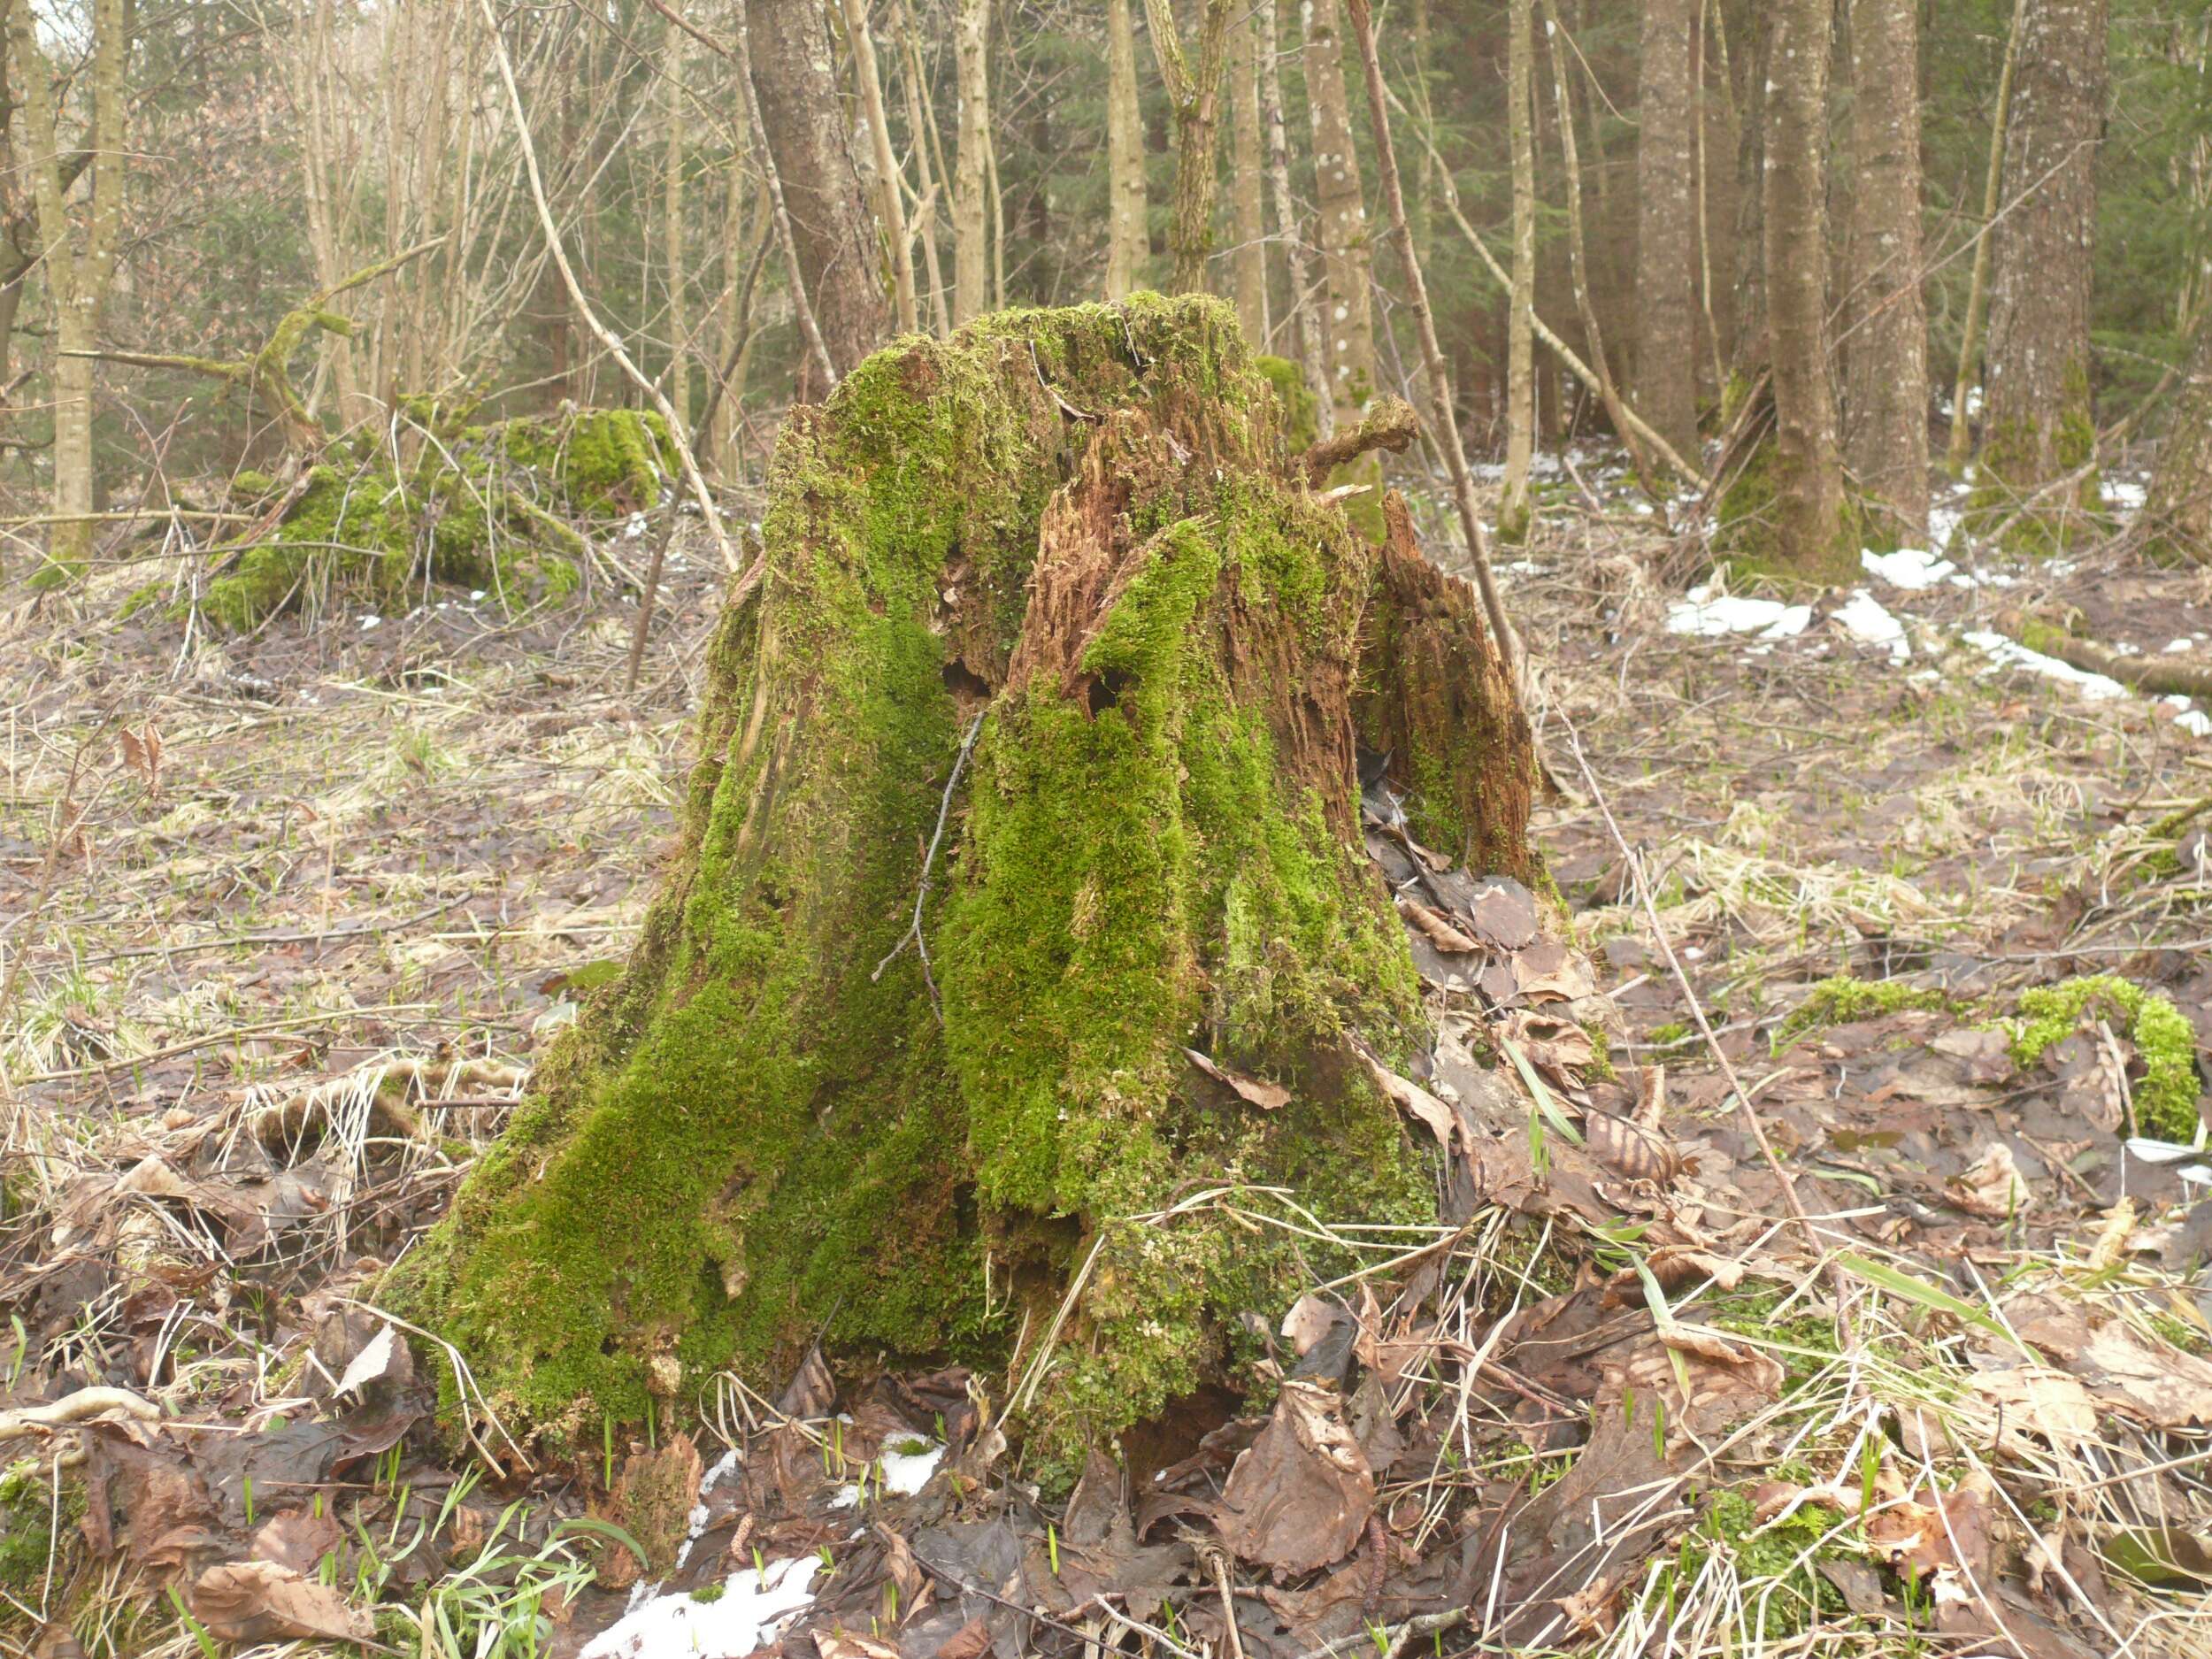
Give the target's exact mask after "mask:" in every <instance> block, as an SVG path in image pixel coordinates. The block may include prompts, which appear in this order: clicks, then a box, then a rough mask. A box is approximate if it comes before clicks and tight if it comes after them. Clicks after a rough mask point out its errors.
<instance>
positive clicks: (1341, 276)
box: [1304, 0, 1375, 426]
mask: <svg viewBox="0 0 2212 1659" xmlns="http://www.w3.org/2000/svg"><path fill="white" fill-rule="evenodd" d="M1337 5H1338V0H1304V9H1305V29H1306V50H1305V58H1306V103H1307V106H1308V108H1309V110H1310V112H1311V114H1312V117H1313V172H1314V198H1315V204H1316V209H1317V221H1318V222H1317V240H1318V242H1319V243H1320V247H1321V274H1322V280H1323V283H1324V286H1325V290H1326V295H1327V297H1326V301H1325V306H1324V310H1323V317H1324V319H1325V320H1324V324H1323V326H1324V329H1325V333H1324V335H1323V350H1322V360H1323V362H1324V363H1325V365H1327V371H1328V378H1327V381H1326V391H1325V396H1326V397H1327V399H1328V401H1329V403H1331V404H1332V406H1333V408H1334V411H1335V415H1336V421H1337V424H1338V425H1339V426H1348V425H1350V424H1352V423H1353V422H1355V421H1356V420H1357V419H1359V412H1360V411H1361V410H1363V409H1364V408H1365V407H1366V406H1367V401H1368V399H1369V398H1371V397H1372V396H1374V395H1375V331H1374V314H1373V311H1372V310H1371V304H1370V299H1369V295H1370V291H1371V289H1372V288H1373V286H1374V272H1373V262H1372V258H1371V254H1370V251H1369V249H1368V242H1367V203H1366V195H1365V191H1364V189H1363V186H1362V184H1361V181H1360V172H1359V157H1358V155H1357V154H1356V152H1355V151H1354V150H1353V148H1352V116H1351V104H1350V101H1349V99H1348V96H1347V95H1346V91H1345V86H1344V41H1343V31H1342V29H1341V27H1340V22H1339V18H1338V12H1337ZM1316 389H1317V390H1320V389H1321V388H1316Z"/></svg>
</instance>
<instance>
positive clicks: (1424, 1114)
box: [1360, 1051, 1456, 1155]
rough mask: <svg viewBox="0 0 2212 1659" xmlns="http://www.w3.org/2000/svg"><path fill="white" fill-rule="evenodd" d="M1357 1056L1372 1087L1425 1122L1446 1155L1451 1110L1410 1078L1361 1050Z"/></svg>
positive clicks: (1451, 1121)
mask: <svg viewBox="0 0 2212 1659" xmlns="http://www.w3.org/2000/svg"><path fill="white" fill-rule="evenodd" d="M1360 1057H1361V1058H1362V1059H1363V1060H1365V1061H1366V1062H1367V1070H1368V1071H1369V1072H1370V1073H1371V1075H1372V1076H1373V1078H1374V1079H1375V1086H1376V1087H1378V1088H1379V1089H1381V1090H1382V1092H1383V1093H1384V1094H1386V1095H1388V1096H1389V1097H1390V1099H1391V1101H1392V1102H1394V1103H1395V1104H1396V1105H1397V1106H1398V1107H1399V1108H1400V1109H1401V1110H1404V1111H1409V1112H1411V1113H1412V1114H1413V1115H1414V1116H1415V1117H1416V1118H1419V1119H1420V1120H1421V1121H1422V1122H1423V1123H1425V1124H1426V1125H1428V1126H1429V1128H1430V1131H1431V1132H1432V1133H1434V1135H1435V1136H1436V1144H1437V1145H1438V1146H1440V1147H1441V1148H1444V1151H1445V1152H1446V1154H1447V1155H1448V1154H1449V1153H1450V1151H1451V1149H1452V1125H1453V1124H1454V1123H1455V1121H1456V1120H1455V1118H1453V1117H1452V1109H1451V1108H1450V1107H1448V1106H1447V1105H1446V1104H1445V1103H1444V1102H1442V1101H1440V1100H1439V1099H1437V1098H1436V1096H1435V1095H1433V1094H1430V1093H1429V1092H1428V1090H1426V1089H1425V1088H1423V1087H1421V1086H1420V1085H1419V1084H1418V1083H1416V1082H1414V1081H1413V1080H1412V1079H1409V1078H1402V1077H1400V1076H1399V1075H1398V1074H1397V1073H1396V1072H1395V1071H1392V1070H1391V1069H1390V1068H1389V1067H1388V1066H1386V1065H1385V1064H1383V1063H1382V1062H1381V1061H1379V1060H1378V1059H1376V1058H1375V1056H1372V1055H1371V1054H1367V1053H1365V1052H1364V1051H1363V1053H1362V1055H1361V1056H1360Z"/></svg>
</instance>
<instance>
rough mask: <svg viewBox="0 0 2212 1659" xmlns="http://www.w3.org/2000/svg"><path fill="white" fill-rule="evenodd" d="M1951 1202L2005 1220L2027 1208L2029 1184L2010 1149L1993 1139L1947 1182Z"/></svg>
mask: <svg viewBox="0 0 2212 1659" xmlns="http://www.w3.org/2000/svg"><path fill="white" fill-rule="evenodd" d="M1947 1187H1948V1188H1949V1192H1950V1198H1951V1202H1953V1203H1955V1204H1956V1205H1957V1206H1958V1207H1959V1208H1960V1209H1961V1210H1965V1211H1966V1212H1967V1213H1968V1214H1969V1215H1974V1216H1980V1217H1984V1218H1985V1219H1987V1220H1991V1221H2006V1220H2009V1219H2010V1218H2011V1217H2014V1216H2016V1215H2017V1214H2019V1213H2020V1211H2022V1210H2025V1209H2026V1208H2027V1207H2028V1204H2029V1202H2030V1197H2029V1193H2028V1183H2027V1181H2026V1180H2025V1179H2024V1178H2023V1177H2022V1175H2021V1173H2020V1166H2019V1165H2018V1164H2016V1163H2015V1162H2014V1161H2013V1156H2012V1148H2010V1147H2008V1146H2007V1145H2006V1144H2005V1143H2004V1142H2003V1141H1993V1142H1992V1143H1991V1144H1990V1145H1988V1146H1986V1147H1985V1148H1982V1154H1981V1156H1979V1157H1978V1158H1976V1159H1975V1160H1974V1162H1973V1163H1972V1164H1970V1165H1968V1166H1967V1167H1966V1168H1965V1169H1963V1170H1962V1171H1960V1172H1959V1173H1958V1174H1956V1175H1954V1176H1953V1177H1952V1178H1951V1179H1950V1180H1949V1181H1948V1182H1947Z"/></svg>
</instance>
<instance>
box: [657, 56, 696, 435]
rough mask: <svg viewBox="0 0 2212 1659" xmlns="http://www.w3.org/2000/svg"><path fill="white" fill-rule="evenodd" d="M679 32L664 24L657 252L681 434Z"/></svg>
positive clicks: (687, 414) (687, 372)
mask: <svg viewBox="0 0 2212 1659" xmlns="http://www.w3.org/2000/svg"><path fill="white" fill-rule="evenodd" d="M683 39H684V37H683V35H682V32H681V31H680V30H679V29H678V28H677V27H676V26H675V25H674V24H670V25H669V26H668V46H667V50H666V54H665V58H666V61H665V62H664V63H663V64H662V65H661V95H662V97H663V99H664V102H665V104H666V105H667V111H666V115H667V121H668V132H667V135H666V139H665V142H664V146H663V149H662V155H661V253H662V262H663V264H664V265H665V266H666V268H667V287H668V324H667V327H668V402H669V404H670V406H671V407H672V408H673V409H674V410H675V411H676V413H677V415H678V416H679V417H680V420H679V422H678V425H679V427H680V436H682V437H685V438H688V436H689V435H690V428H691V340H690V334H689V330H688V329H687V326H686V319H687V316H688V315H689V313H688V311H687V308H686V303H685V301H686V296H685V293H684V284H685V280H686V276H687V265H686V263H685V259H684V125H685V119H686V116H685V110H684V51H683Z"/></svg>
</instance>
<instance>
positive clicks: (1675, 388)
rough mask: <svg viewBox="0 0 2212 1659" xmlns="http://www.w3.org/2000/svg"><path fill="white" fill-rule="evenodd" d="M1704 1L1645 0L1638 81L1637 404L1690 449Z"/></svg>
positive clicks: (1693, 436)
mask: <svg viewBox="0 0 2212 1659" xmlns="http://www.w3.org/2000/svg"><path fill="white" fill-rule="evenodd" d="M1696 4H1697V0H1644V19H1643V54H1642V58H1641V60H1640V61H1641V70H1640V80H1639V84H1638V90H1637V140H1636V196H1637V204H1638V205H1637V214H1636V318H1637V328H1636V375H1635V380H1634V381H1633V385H1634V388H1635V397H1636V407H1637V409H1638V411H1640V413H1641V414H1642V415H1643V417H1644V419H1647V420H1648V421H1649V422H1651V424H1652V426H1654V427H1655V428H1656V429H1657V430H1658V432H1659V434H1660V435H1661V436H1662V437H1663V438H1665V439H1666V441H1667V442H1668V443H1670V444H1671V445H1672V446H1673V447H1674V449H1675V450H1676V451H1677V452H1678V454H1682V455H1686V456H1689V455H1695V454H1696V453H1697V290H1696V279H1697V248H1696V242H1695V237H1696V234H1697V211H1696V203H1695V200H1694V188H1693V186H1694V180H1695V168H1694V155H1693V146H1692V122H1693V120H1694V114H1695V111H1694V100H1693V98H1692V96H1691V85H1692V82H1691V78H1690V71H1691V63H1690V36H1691V33H1692V25H1693V23H1694V11H1693V8H1694V6H1695V5H1696Z"/></svg>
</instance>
